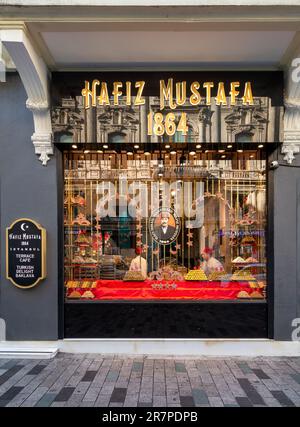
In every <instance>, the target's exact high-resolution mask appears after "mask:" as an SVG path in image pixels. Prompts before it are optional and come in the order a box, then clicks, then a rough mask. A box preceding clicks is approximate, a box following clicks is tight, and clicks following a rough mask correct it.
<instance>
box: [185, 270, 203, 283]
mask: <svg viewBox="0 0 300 427" xmlns="http://www.w3.org/2000/svg"><path fill="white" fill-rule="evenodd" d="M185 280H187V281H189V280H191V281H199V282H201V281H203V280H208V279H207V276H206V274H205V273H204V271H203V270H202V268H199V269H198V270H190V271H189V272H188V274H187V275H186V276H185Z"/></svg>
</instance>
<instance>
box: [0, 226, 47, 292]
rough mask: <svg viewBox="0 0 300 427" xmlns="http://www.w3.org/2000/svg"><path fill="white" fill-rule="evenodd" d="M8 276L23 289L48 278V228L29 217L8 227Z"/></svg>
mask: <svg viewBox="0 0 300 427" xmlns="http://www.w3.org/2000/svg"><path fill="white" fill-rule="evenodd" d="M6 278H7V279H8V280H10V281H11V282H12V283H13V284H14V285H15V286H17V287H18V288H21V289H29V288H32V287H34V286H36V285H37V284H38V283H39V282H40V281H41V280H43V279H45V278H46V230H45V229H44V228H43V227H41V226H40V225H39V224H38V223H36V222H35V221H33V220H32V219H28V218H20V219H17V220H16V221H14V222H13V223H12V224H11V225H10V227H8V228H7V229H6Z"/></svg>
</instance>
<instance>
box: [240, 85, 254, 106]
mask: <svg viewBox="0 0 300 427" xmlns="http://www.w3.org/2000/svg"><path fill="white" fill-rule="evenodd" d="M242 100H243V104H244V105H247V104H249V105H253V95H252V87H251V82H246V83H245V90H244V96H243V98H242Z"/></svg>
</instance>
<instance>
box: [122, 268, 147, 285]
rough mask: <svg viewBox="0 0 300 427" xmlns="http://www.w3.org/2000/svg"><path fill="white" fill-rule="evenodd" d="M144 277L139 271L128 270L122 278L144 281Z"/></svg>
mask: <svg viewBox="0 0 300 427" xmlns="http://www.w3.org/2000/svg"><path fill="white" fill-rule="evenodd" d="M144 280H145V277H144V276H143V275H142V273H141V272H140V271H138V270H137V271H133V270H128V271H126V273H125V276H124V278H123V281H124V282H144Z"/></svg>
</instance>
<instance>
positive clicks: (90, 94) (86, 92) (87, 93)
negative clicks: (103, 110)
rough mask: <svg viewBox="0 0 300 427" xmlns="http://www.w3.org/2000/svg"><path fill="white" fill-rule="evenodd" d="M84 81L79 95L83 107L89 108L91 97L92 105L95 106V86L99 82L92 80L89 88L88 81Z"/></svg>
mask: <svg viewBox="0 0 300 427" xmlns="http://www.w3.org/2000/svg"><path fill="white" fill-rule="evenodd" d="M84 83H85V87H84V89H82V91H81V95H82V96H83V99H84V108H86V109H87V108H90V106H91V103H90V99H92V107H96V86H98V85H99V84H100V82H99V80H93V82H92V90H90V83H89V82H88V81H87V80H86V81H85V82H84Z"/></svg>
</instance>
